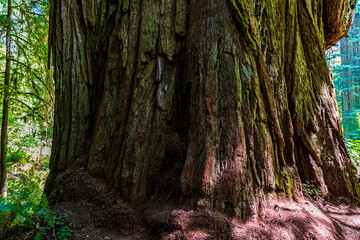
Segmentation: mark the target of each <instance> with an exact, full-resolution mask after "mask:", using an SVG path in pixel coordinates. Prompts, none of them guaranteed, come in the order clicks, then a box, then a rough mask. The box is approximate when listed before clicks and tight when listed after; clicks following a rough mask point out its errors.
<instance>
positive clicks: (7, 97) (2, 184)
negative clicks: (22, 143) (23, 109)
mask: <svg viewBox="0 0 360 240" xmlns="http://www.w3.org/2000/svg"><path fill="white" fill-rule="evenodd" d="M11 3H12V0H8V13H7V19H8V20H9V23H8V25H7V29H6V63H5V78H4V101H3V114H2V124H1V140H0V146H1V153H0V162H1V181H0V188H1V196H2V198H3V199H5V198H6V196H7V184H6V178H7V169H6V162H7V161H6V156H7V141H8V134H7V132H8V120H9V100H10V89H9V88H10V71H11V17H12V7H11Z"/></svg>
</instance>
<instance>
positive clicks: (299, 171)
mask: <svg viewBox="0 0 360 240" xmlns="http://www.w3.org/2000/svg"><path fill="white" fill-rule="evenodd" d="M354 7H355V3H354V1H352V0H345V1H340V0H323V1H322V0H316V1H309V0H271V1H256V0H244V1H240V0H192V1H187V0H176V1H174V0H162V1H158V0H139V1H128V0H122V1H90V0H88V1H87V0H78V1H76V2H71V3H70V2H69V1H65V0H53V1H52V11H51V26H50V28H51V43H52V47H53V51H52V52H53V61H54V68H55V81H56V109H55V127H54V142H53V152H52V158H51V163H50V169H51V172H50V175H49V178H48V181H47V186H46V191H47V192H50V191H51V189H54V188H56V186H55V185H54V184H53V183H54V182H55V181H54V180H55V179H56V177H57V176H58V175H59V174H61V173H62V172H63V171H65V170H66V169H68V168H70V167H71V166H72V165H74V163H75V162H76V160H78V163H79V164H83V165H82V166H83V167H84V168H85V169H86V171H87V172H89V173H90V174H92V175H93V176H97V177H102V178H104V179H106V180H107V182H108V183H109V184H111V185H112V186H113V187H114V188H115V189H117V190H118V191H119V192H120V193H121V195H122V197H123V199H124V200H126V201H129V202H131V203H139V202H143V201H145V200H147V199H148V198H149V197H150V196H152V195H154V194H159V193H163V194H164V195H165V196H169V195H171V194H172V195H173V196H181V201H182V202H183V203H188V204H191V205H192V206H193V207H196V206H205V207H213V208H216V209H218V210H220V211H224V212H225V213H227V214H229V215H231V216H236V217H238V218H242V219H244V220H245V219H247V218H248V217H249V216H253V215H256V214H257V212H258V211H259V208H261V206H262V203H263V202H264V201H266V199H267V197H268V196H269V195H286V196H289V197H294V198H297V197H301V196H302V187H301V186H302V185H301V181H305V180H314V181H315V183H316V185H317V187H318V188H319V189H321V190H322V191H323V193H324V194H332V195H337V196H343V197H359V195H360V190H359V184H358V182H357V179H356V177H355V171H356V170H355V169H354V167H353V166H352V164H351V162H350V159H349V155H348V152H347V150H346V147H345V144H344V139H343V136H342V133H341V126H340V120H339V115H338V111H337V104H336V100H335V93H334V87H333V83H332V80H331V77H330V74H329V69H328V67H327V64H326V59H325V48H328V47H330V46H331V45H332V44H334V42H336V41H337V40H339V39H340V38H341V37H342V36H344V35H345V34H346V33H347V31H348V29H349V27H350V24H351V22H350V21H351V19H352V16H353V12H354Z"/></svg>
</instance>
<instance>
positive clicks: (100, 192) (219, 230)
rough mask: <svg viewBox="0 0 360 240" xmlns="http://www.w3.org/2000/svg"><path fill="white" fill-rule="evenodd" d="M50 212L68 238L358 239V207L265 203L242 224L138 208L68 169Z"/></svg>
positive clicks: (161, 206)
mask: <svg viewBox="0 0 360 240" xmlns="http://www.w3.org/2000/svg"><path fill="white" fill-rule="evenodd" d="M59 184H60V185H59V186H60V188H59V189H61V190H60V191H59V192H58V193H56V194H55V196H53V197H52V198H53V200H54V201H56V203H55V202H53V209H54V211H56V212H58V213H67V215H68V217H67V219H66V221H67V223H68V224H69V225H70V226H71V227H72V229H73V230H74V234H73V239H77V240H83V239H86V240H87V239H90V240H97V239H107V240H110V239H129V240H130V239H131V240H132V239H134V240H135V239H164V240H170V239H196V240H200V239H289V240H292V239H319V240H322V239H323V240H330V239H344V240H345V239H346V240H356V239H359V240H360V207H355V206H352V207H351V206H349V205H348V204H347V205H341V204H334V203H333V204H330V203H328V202H325V201H324V200H323V199H318V200H316V201H315V200H307V199H303V200H302V201H300V202H289V201H278V200H277V201H274V202H271V201H269V204H268V206H267V207H266V208H265V209H264V210H263V212H262V214H261V218H258V219H254V220H253V221H248V222H247V223H246V224H243V223H240V222H238V221H236V220H231V219H229V218H227V217H226V216H224V215H222V214H219V213H216V212H212V211H208V210H206V209H203V210H197V211H191V210H184V209H181V208H180V207H177V206H174V205H170V204H165V203H162V202H155V201H152V202H151V203H149V204H145V205H143V206H141V207H139V208H138V209H136V208H134V207H130V206H129V205H127V204H126V203H124V202H121V201H119V199H120V198H119V196H117V195H116V193H114V192H112V191H111V190H110V189H108V188H107V185H106V184H105V183H103V182H102V181H100V180H98V179H94V178H91V177H89V176H88V175H87V174H86V173H84V172H82V171H80V170H68V171H67V172H64V173H63V175H62V177H61V178H60V179H59Z"/></svg>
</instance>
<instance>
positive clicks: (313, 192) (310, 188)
mask: <svg viewBox="0 0 360 240" xmlns="http://www.w3.org/2000/svg"><path fill="white" fill-rule="evenodd" d="M303 186H304V188H305V191H306V193H307V194H309V195H310V196H322V191H321V190H319V189H318V188H317V187H316V186H315V183H314V181H313V180H310V181H308V180H306V182H305V183H303Z"/></svg>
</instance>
